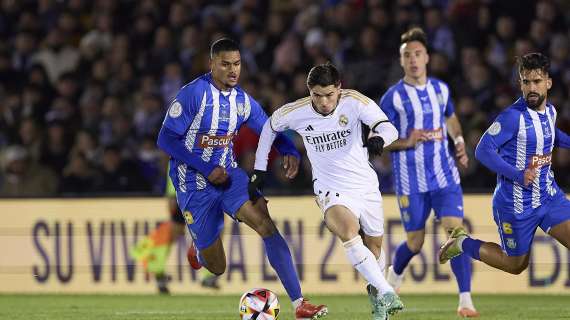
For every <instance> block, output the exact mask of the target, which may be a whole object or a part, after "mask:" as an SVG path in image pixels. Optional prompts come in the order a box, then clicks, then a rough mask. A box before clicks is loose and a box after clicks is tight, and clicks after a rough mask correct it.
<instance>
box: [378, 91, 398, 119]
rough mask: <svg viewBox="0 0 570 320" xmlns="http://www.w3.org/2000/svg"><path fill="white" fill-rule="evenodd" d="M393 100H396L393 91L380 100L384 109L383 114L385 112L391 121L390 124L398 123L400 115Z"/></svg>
mask: <svg viewBox="0 0 570 320" xmlns="http://www.w3.org/2000/svg"><path fill="white" fill-rule="evenodd" d="M393 100H394V91H393V90H389V91H388V92H386V93H385V94H384V95H383V96H382V98H380V108H381V109H382V112H384V114H385V115H386V117H387V118H388V120H390V122H392V123H394V122H395V121H396V118H397V117H398V113H397V112H396V109H395V108H394V103H393Z"/></svg>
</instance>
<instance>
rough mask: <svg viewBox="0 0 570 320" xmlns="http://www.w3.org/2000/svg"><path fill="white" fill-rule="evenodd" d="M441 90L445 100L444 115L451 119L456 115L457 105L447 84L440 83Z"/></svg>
mask: <svg viewBox="0 0 570 320" xmlns="http://www.w3.org/2000/svg"><path fill="white" fill-rule="evenodd" d="M439 88H440V90H441V95H442V97H441V98H442V99H443V105H444V109H443V115H444V116H445V117H446V118H449V117H451V116H452V115H453V114H454V113H455V105H454V104H453V99H451V93H450V92H449V87H448V86H447V84H445V83H443V82H441V81H439Z"/></svg>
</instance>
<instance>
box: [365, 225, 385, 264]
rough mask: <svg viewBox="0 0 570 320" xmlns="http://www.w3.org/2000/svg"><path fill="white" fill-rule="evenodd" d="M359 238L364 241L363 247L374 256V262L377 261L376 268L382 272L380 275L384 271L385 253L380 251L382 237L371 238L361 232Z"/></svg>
mask: <svg viewBox="0 0 570 320" xmlns="http://www.w3.org/2000/svg"><path fill="white" fill-rule="evenodd" d="M360 236H361V237H362V240H363V241H364V245H365V246H366V247H367V248H368V249H369V250H370V251H371V252H372V254H374V257H375V258H376V261H378V266H380V270H382V274H384V272H385V271H386V252H385V250H383V249H382V239H383V236H379V237H373V236H369V235H367V234H364V233H363V232H361V234H360Z"/></svg>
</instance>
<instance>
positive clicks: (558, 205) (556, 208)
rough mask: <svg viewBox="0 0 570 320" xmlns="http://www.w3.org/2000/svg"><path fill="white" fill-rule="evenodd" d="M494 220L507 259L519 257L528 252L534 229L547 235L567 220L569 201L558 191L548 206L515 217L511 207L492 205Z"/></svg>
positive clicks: (568, 216) (569, 215) (569, 208)
mask: <svg viewBox="0 0 570 320" xmlns="http://www.w3.org/2000/svg"><path fill="white" fill-rule="evenodd" d="M511 207H512V206H511ZM493 218H494V220H495V223H496V224H497V229H498V230H499V235H500V236H501V246H502V247H503V250H504V251H505V252H506V253H507V255H509V256H522V255H525V254H527V253H529V251H530V247H531V245H532V241H533V239H534V233H535V232H536V228H537V227H540V229H542V230H543V231H544V232H546V233H548V232H550V229H551V228H552V227H555V226H557V225H559V224H560V223H562V222H564V221H567V220H570V201H569V200H568V199H566V196H565V195H564V193H562V192H558V194H557V195H555V196H554V198H553V199H551V200H550V201H548V202H547V203H545V204H542V205H540V206H539V207H538V208H536V209H533V210H532V211H530V212H529V213H523V214H514V213H513V212H512V208H511V209H510V210H509V209H508V208H507V207H505V206H501V205H500V204H498V203H493Z"/></svg>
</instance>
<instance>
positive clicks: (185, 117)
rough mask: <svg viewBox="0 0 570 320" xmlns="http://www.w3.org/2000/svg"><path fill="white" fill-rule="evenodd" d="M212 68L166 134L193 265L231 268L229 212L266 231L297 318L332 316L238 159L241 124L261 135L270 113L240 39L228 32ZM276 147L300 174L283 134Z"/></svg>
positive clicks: (190, 91)
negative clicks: (250, 88)
mask: <svg viewBox="0 0 570 320" xmlns="http://www.w3.org/2000/svg"><path fill="white" fill-rule="evenodd" d="M210 68H211V72H210V73H207V74H205V75H202V76H201V77H199V78H197V79H195V80H194V81H192V82H191V83H189V84H187V85H185V86H184V87H182V88H181V89H180V91H179V92H178V94H177V96H176V98H175V99H174V101H172V103H171V105H170V107H169V109H168V114H167V115H166V117H165V119H164V123H163V125H162V128H161V130H160V133H159V136H158V145H159V146H160V148H161V149H162V150H164V151H165V152H166V153H167V154H169V155H170V156H171V159H170V173H169V174H170V177H171V178H172V182H173V184H174V187H175V188H176V197H177V201H178V206H179V208H181V210H182V211H183V214H184V218H185V220H186V223H187V225H188V229H189V230H190V234H191V235H192V238H193V239H194V241H193V245H195V248H191V250H190V257H189V260H190V262H191V265H192V267H193V268H195V269H198V268H200V267H201V266H205V267H206V268H207V269H208V270H210V271H211V272H212V273H214V274H216V275H220V274H222V273H224V272H225V269H226V257H225V252H224V247H223V244H222V240H221V238H220V233H221V231H222V230H223V227H224V214H223V213H224V212H225V213H227V214H228V215H229V216H230V217H231V218H232V219H234V220H238V221H243V222H245V223H246V224H247V225H248V226H250V227H251V228H252V229H253V230H255V231H256V232H257V233H258V234H259V235H260V236H261V237H262V238H263V243H264V245H265V249H266V252H267V257H268V259H269V263H270V264H271V266H272V267H273V268H274V269H275V271H276V273H277V275H278V276H279V278H280V280H281V282H282V284H283V286H284V287H285V290H286V291H287V293H288V295H289V297H290V298H291V301H292V302H293V306H294V307H295V313H296V318H297V319H317V318H319V317H321V316H324V315H325V314H326V313H327V308H326V306H324V305H319V306H316V305H313V304H311V303H309V302H308V301H307V300H306V299H304V298H303V296H302V293H301V286H300V283H299V278H298V276H297V273H296V271H295V267H294V265H293V260H292V257H291V252H290V251H289V248H288V247H287V243H286V242H285V240H284V239H283V237H282V236H281V234H280V233H279V231H278V230H277V228H276V226H275V224H274V223H273V221H272V220H271V218H270V216H269V212H268V210H267V205H266V202H265V201H254V202H252V201H250V199H249V195H248V189H247V186H248V182H249V178H248V176H247V174H246V173H245V172H244V171H243V170H242V169H240V168H238V166H237V163H236V161H235V159H234V155H233V150H232V147H233V143H232V138H233V137H234V135H235V134H236V133H237V132H238V130H239V128H240V127H241V126H242V125H244V124H245V125H247V126H249V127H250V128H251V129H253V130H254V131H255V132H257V133H258V134H259V133H260V132H261V129H262V128H263V125H264V124H265V121H266V120H267V115H266V114H265V112H264V111H263V109H262V108H261V106H260V105H259V103H257V101H255V100H254V99H253V98H252V97H250V96H249V95H248V94H247V93H245V92H244V91H243V90H242V89H241V88H240V87H239V86H238V79H239V75H240V71H241V57H240V52H239V47H238V45H237V44H236V43H235V42H234V41H232V40H230V39H225V38H224V39H220V40H217V41H216V42H214V43H213V44H212V46H211V49H210ZM276 146H277V149H278V150H279V152H280V153H281V154H282V155H283V156H284V169H285V174H286V176H288V177H294V176H295V175H296V173H297V170H298V168H299V154H298V152H297V151H296V149H295V146H294V145H293V143H292V142H291V141H290V140H289V139H287V138H286V137H285V136H283V135H281V136H280V137H279V138H278V140H277V142H276Z"/></svg>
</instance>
